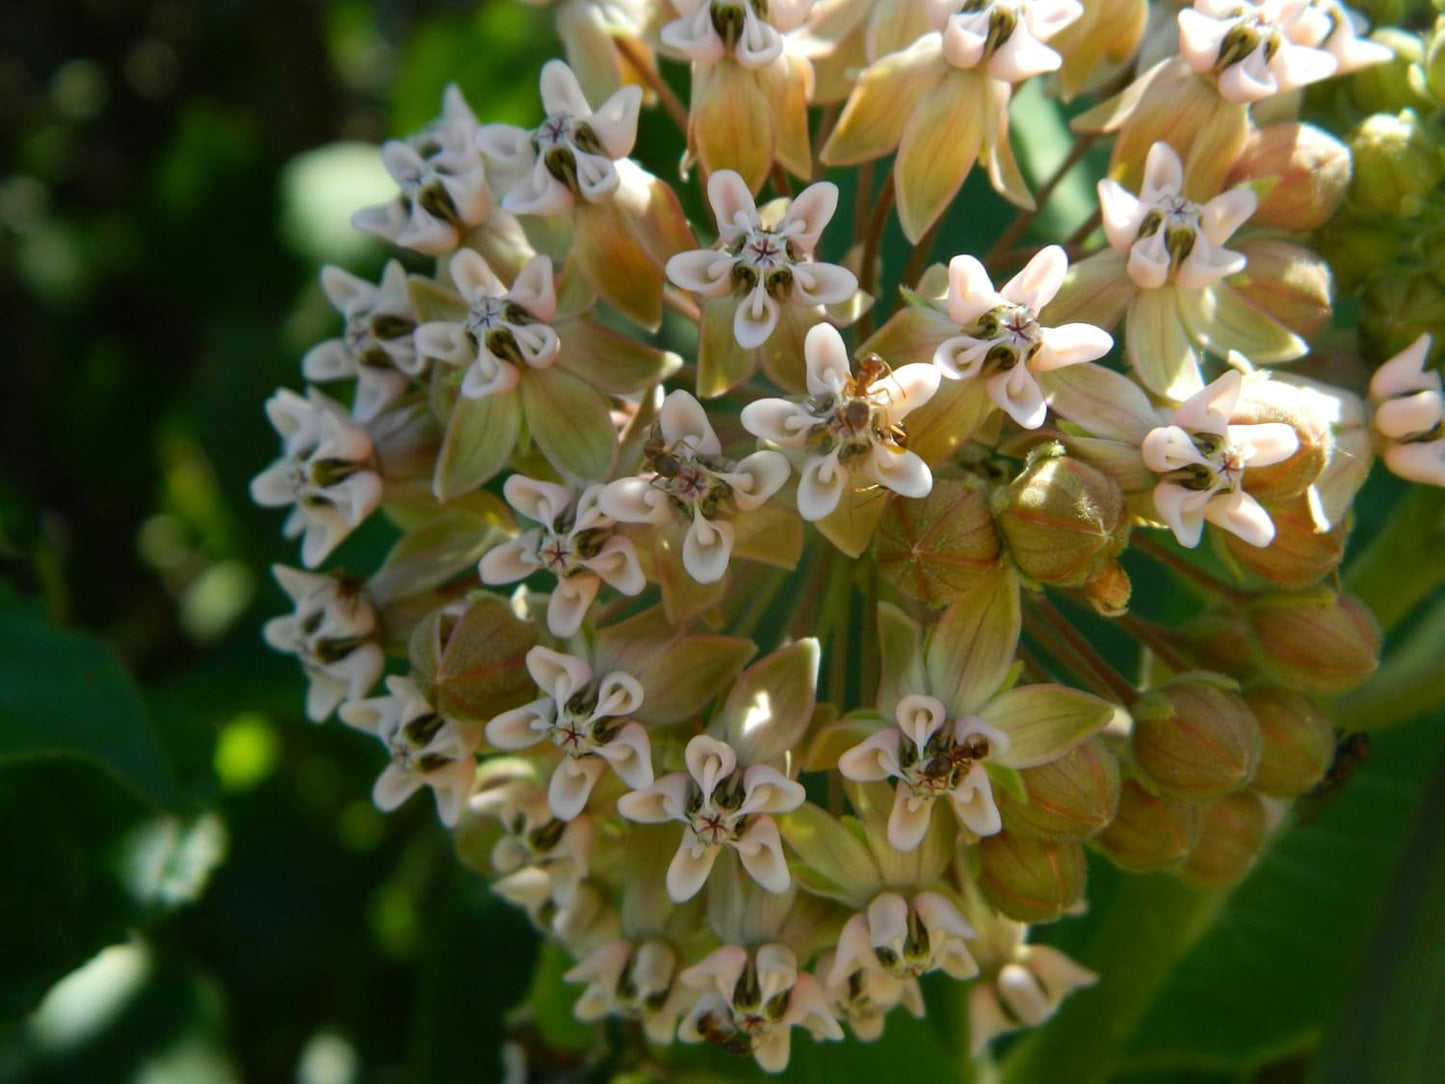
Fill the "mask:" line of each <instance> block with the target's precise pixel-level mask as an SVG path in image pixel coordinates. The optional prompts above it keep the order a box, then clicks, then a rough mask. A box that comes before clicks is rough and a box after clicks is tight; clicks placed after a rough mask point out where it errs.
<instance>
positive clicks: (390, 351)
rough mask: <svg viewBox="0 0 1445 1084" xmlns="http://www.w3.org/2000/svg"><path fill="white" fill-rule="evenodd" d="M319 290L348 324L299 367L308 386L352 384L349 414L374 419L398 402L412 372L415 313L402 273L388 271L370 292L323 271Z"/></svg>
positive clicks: (393, 266) (350, 278) (394, 265)
mask: <svg viewBox="0 0 1445 1084" xmlns="http://www.w3.org/2000/svg"><path fill="white" fill-rule="evenodd" d="M321 288H322V289H323V290H324V291H325V292H326V298H327V300H328V301H330V302H331V304H332V307H333V308H335V309H336V311H337V312H339V313H341V315H342V316H343V317H345V318H346V330H345V331H344V332H343V333H342V336H341V338H339V339H327V340H326V341H325V342H323V343H321V344H319V345H317V346H314V347H312V348H311V350H310V351H309V352H308V353H307V354H306V357H305V358H304V359H302V362H301V372H302V375H304V376H305V377H306V379H307V380H314V381H318V382H319V381H327V380H355V381H356V398H355V399H354V400H353V401H352V404H351V413H352V415H353V416H354V417H355V418H356V419H357V420H358V421H362V422H367V421H370V420H371V419H373V418H375V417H376V416H377V414H379V413H380V412H381V411H382V410H384V409H385V408H386V407H388V406H390V405H391V404H392V403H394V402H396V400H397V399H399V398H401V395H402V393H403V392H405V391H406V389H407V386H408V385H409V384H410V383H411V381H410V379H409V377H410V376H411V375H412V374H414V373H415V371H416V346H415V344H414V343H413V342H412V332H413V331H415V330H416V325H417V315H416V309H415V308H414V307H413V306H412V303H411V296H410V294H409V293H408V292H407V287H406V269H405V268H404V267H402V266H401V264H400V263H398V262H397V261H396V260H392V261H390V262H389V263H387V265H386V270H385V271H384V272H383V273H382V276H381V283H380V285H376V286H373V285H372V284H371V283H369V282H367V281H366V280H365V279H359V278H357V277H356V276H355V275H353V274H350V273H349V272H347V271H343V270H342V269H341V268H339V267H330V266H327V267H323V268H322V269H321Z"/></svg>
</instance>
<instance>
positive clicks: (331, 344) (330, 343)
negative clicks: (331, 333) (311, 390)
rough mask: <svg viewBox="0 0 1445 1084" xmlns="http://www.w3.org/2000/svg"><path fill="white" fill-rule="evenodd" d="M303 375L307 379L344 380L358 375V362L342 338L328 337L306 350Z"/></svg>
mask: <svg viewBox="0 0 1445 1084" xmlns="http://www.w3.org/2000/svg"><path fill="white" fill-rule="evenodd" d="M301 375H302V376H304V377H305V378H306V379H307V380H316V381H322V380H344V379H346V378H347V377H351V376H355V375H356V362H355V361H353V360H352V357H351V353H350V351H348V350H347V349H346V344H345V343H343V342H342V341H341V340H340V339H327V340H326V341H325V342H324V343H320V344H319V345H317V346H313V347H312V348H311V349H310V350H308V351H307V352H306V356H305V357H304V358H302V359H301Z"/></svg>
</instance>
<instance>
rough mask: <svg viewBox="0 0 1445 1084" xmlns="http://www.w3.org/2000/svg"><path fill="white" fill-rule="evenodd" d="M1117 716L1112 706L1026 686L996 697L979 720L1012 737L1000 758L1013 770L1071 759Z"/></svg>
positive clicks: (1071, 692)
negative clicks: (1078, 747)
mask: <svg viewBox="0 0 1445 1084" xmlns="http://www.w3.org/2000/svg"><path fill="white" fill-rule="evenodd" d="M1113 714H1114V705H1113V704H1111V703H1109V702H1108V701H1107V700H1100V699H1099V698H1098V697H1097V696H1092V695H1090V694H1089V693H1085V692H1080V691H1079V690H1078V689H1070V688H1066V687H1065V686H1063V685H1025V686H1023V687H1022V688H1018V689H1010V690H1009V691H1008V692H1006V693H1001V694H1000V695H998V696H996V697H994V698H993V699H992V700H990V701H989V702H988V703H987V704H985V705H984V706H983V707H982V708H980V709H979V711H978V715H979V718H981V719H983V721H984V722H986V723H991V724H992V725H993V726H996V727H998V729H1000V730H1002V731H1003V732H1004V733H1005V734H1007V735H1008V739H1009V748H1008V752H1007V753H1006V754H1004V755H1003V756H1001V757H1000V758H999V761H1000V763H1002V764H1005V765H1007V766H1008V767H1011V768H1032V767H1033V766H1034V765H1036V764H1042V763H1044V762H1045V761H1049V760H1053V759H1054V758H1055V757H1058V756H1062V755H1063V754H1064V753H1067V752H1068V751H1069V750H1070V749H1072V748H1073V747H1074V746H1076V745H1078V744H1079V742H1081V741H1083V740H1084V739H1085V738H1087V737H1088V736H1089V735H1090V734H1092V733H1094V732H1095V731H1096V730H1098V729H1099V728H1100V727H1102V726H1103V725H1104V724H1105V723H1107V722H1108V721H1109V719H1110V718H1111V717H1112V716H1113Z"/></svg>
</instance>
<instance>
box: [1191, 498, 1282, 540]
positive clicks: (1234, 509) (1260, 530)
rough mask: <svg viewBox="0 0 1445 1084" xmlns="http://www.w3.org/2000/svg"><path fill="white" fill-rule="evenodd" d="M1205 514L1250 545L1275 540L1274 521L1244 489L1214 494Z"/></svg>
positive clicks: (1206, 517)
mask: <svg viewBox="0 0 1445 1084" xmlns="http://www.w3.org/2000/svg"><path fill="white" fill-rule="evenodd" d="M1204 518H1205V519H1207V520H1209V522H1210V523H1213V524H1216V525H1218V526H1220V527H1223V528H1224V529H1225V530H1226V531H1228V532H1230V534H1233V535H1237V536H1238V537H1240V538H1242V539H1244V541H1246V542H1248V543H1249V544H1250V545H1251V546H1261V547H1262V546H1268V545H1269V544H1270V543H1271V542H1273V541H1274V521H1273V520H1272V519H1270V518H1269V513H1268V512H1266V511H1265V510H1264V506H1263V505H1261V504H1260V503H1259V502H1258V501H1257V500H1255V499H1254V498H1253V497H1251V496H1250V495H1249V494H1248V493H1245V492H1244V491H1243V490H1236V491H1235V492H1233V493H1219V494H1216V495H1215V497H1214V499H1213V500H1211V501H1210V502H1209V503H1208V504H1207V505H1206V506H1205V508H1204Z"/></svg>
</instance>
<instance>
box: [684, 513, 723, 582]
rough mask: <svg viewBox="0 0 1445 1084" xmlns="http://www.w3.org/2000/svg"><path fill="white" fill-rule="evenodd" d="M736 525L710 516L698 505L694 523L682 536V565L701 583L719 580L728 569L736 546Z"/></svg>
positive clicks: (693, 519) (694, 514)
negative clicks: (729, 559) (712, 518)
mask: <svg viewBox="0 0 1445 1084" xmlns="http://www.w3.org/2000/svg"><path fill="white" fill-rule="evenodd" d="M733 536H734V531H733V525H732V524H731V523H728V522H727V521H726V520H717V521H713V520H710V519H707V518H706V517H705V516H704V515H703V514H702V512H701V511H699V510H697V509H694V510H693V517H692V523H691V524H689V525H688V528H687V535H686V537H684V538H683V540H682V565H683V567H684V568H685V569H687V573H688V575H689V576H691V577H692V578H693V579H695V580H696V581H697V582H698V583H717V581H718V580H720V579H722V578H723V576H724V575H725V574H726V573H727V570H728V557H729V556H731V554H732V549H733Z"/></svg>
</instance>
